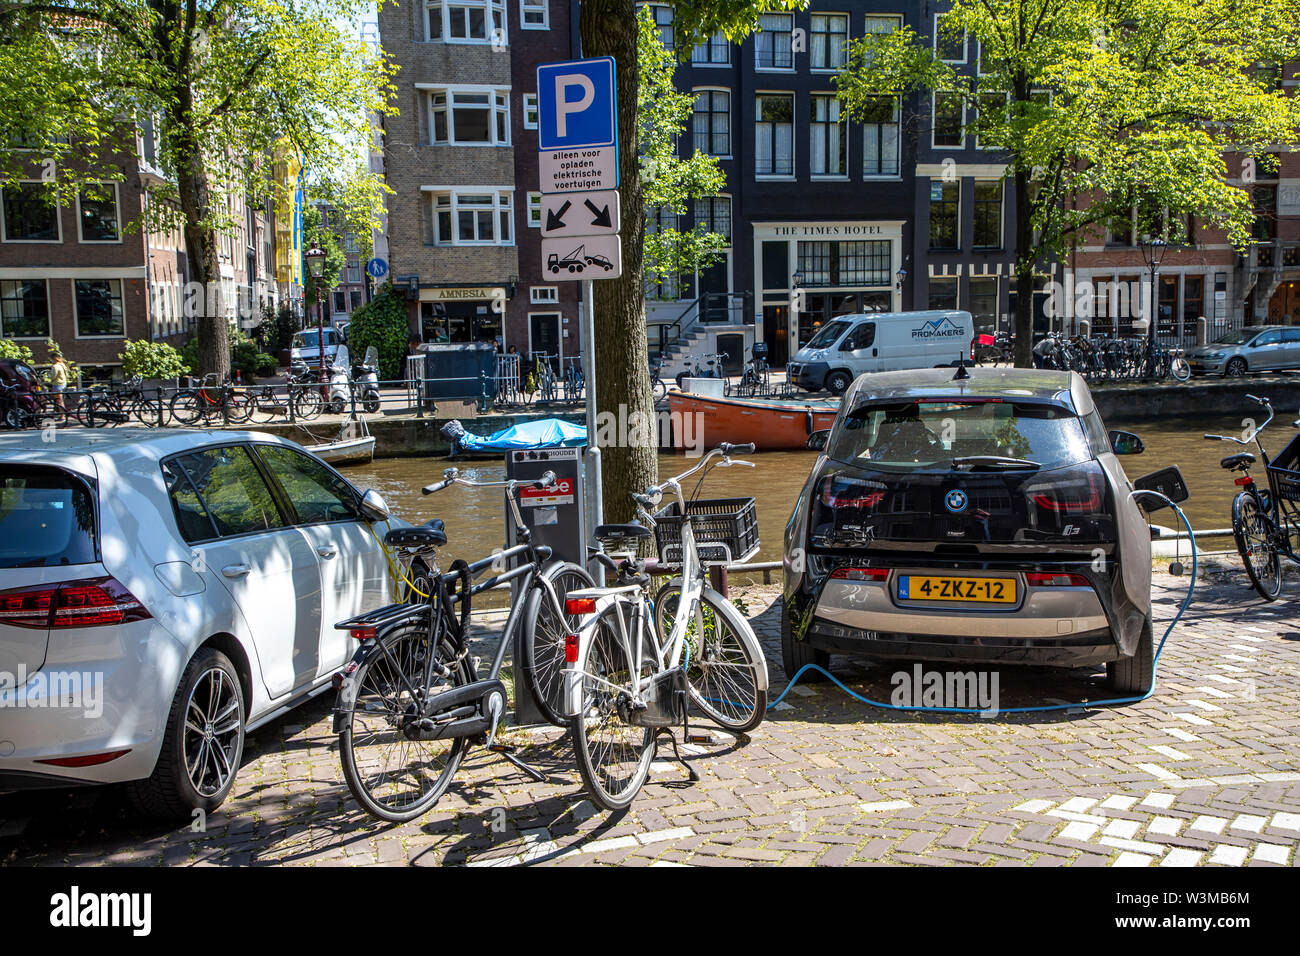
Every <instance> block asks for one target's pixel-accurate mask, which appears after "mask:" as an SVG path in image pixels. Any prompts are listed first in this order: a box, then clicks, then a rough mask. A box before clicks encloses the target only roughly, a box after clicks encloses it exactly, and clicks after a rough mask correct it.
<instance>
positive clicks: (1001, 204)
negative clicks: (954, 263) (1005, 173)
mask: <svg viewBox="0 0 1300 956" xmlns="http://www.w3.org/2000/svg"><path fill="white" fill-rule="evenodd" d="M988 185H995V186H998V187H999V189H998V244H997V245H996V246H981V245H979V244H978V242H977V241H976V238H975V210H976V209H978V208H979V207H980V205H981V203H980V201H979V196H978V195H977V194H978V191H979V188H980V186H988ZM960 207H961V201H960V200H958V208H959V209H960ZM970 208H971V241H970V244H971V251H973V252H1001V251H1002V250H1004V249H1006V247H1007V183H1006V180H1003V179H976V180H975V181H974V182H973V183H972V184H971V194H970Z"/></svg>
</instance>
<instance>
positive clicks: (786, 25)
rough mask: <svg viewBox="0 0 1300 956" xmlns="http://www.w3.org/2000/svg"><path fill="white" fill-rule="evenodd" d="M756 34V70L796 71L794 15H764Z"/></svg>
mask: <svg viewBox="0 0 1300 956" xmlns="http://www.w3.org/2000/svg"><path fill="white" fill-rule="evenodd" d="M758 26H759V32H758V33H755V34H754V68H755V69H757V70H793V69H794V14H793V13H764V14H763V15H762V16H760V17H759V18H758Z"/></svg>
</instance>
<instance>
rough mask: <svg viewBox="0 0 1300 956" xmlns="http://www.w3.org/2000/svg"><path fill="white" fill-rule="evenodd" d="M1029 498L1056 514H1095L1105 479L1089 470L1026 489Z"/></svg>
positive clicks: (1101, 498) (1099, 503)
mask: <svg viewBox="0 0 1300 956" xmlns="http://www.w3.org/2000/svg"><path fill="white" fill-rule="evenodd" d="M1026 491H1027V493H1028V494H1029V498H1030V500H1032V501H1033V503H1034V504H1036V505H1038V507H1040V508H1042V509H1044V510H1045V511H1052V512H1055V513H1057V514H1095V513H1096V512H1097V511H1098V509H1100V508H1101V503H1102V500H1103V497H1104V495H1105V491H1106V484H1105V479H1104V478H1103V477H1102V476H1101V475H1098V474H1095V473H1094V472H1091V471H1086V472H1083V473H1082V474H1079V475H1072V476H1070V477H1068V478H1057V479H1055V480H1053V481H1052V482H1050V483H1044V484H1040V485H1035V486H1033V487H1032V488H1028V489H1026Z"/></svg>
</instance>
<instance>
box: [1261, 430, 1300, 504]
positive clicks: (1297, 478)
mask: <svg viewBox="0 0 1300 956" xmlns="http://www.w3.org/2000/svg"><path fill="white" fill-rule="evenodd" d="M1268 473H1269V476H1270V477H1271V478H1272V479H1273V481H1274V484H1275V485H1276V487H1277V493H1278V496H1279V497H1280V498H1282V500H1284V501H1290V502H1300V435H1296V436H1295V437H1294V438H1292V439H1291V441H1289V442H1288V443H1287V445H1286V447H1285V448H1283V449H1282V450H1281V451H1280V452H1278V455H1277V457H1276V458H1274V459H1273V460H1272V461H1271V462H1269V464H1268Z"/></svg>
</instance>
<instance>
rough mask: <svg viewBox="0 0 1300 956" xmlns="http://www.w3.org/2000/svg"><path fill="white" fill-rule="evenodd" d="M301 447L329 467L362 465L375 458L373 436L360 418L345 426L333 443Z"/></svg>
mask: <svg viewBox="0 0 1300 956" xmlns="http://www.w3.org/2000/svg"><path fill="white" fill-rule="evenodd" d="M302 447H303V448H305V449H306V450H307V451H309V452H311V453H312V454H313V455H315V456H316V457H317V458H319V459H321V461H326V462H329V463H330V464H331V465H356V464H364V463H366V462H369V461H372V460H373V459H374V457H375V436H374V435H372V434H370V429H369V428H368V427H367V426H366V421H365V419H364V418H362V419H358V420H357V421H356V422H348V423H347V424H345V425H344V426H343V430H342V431H340V432H339V437H338V438H336V439H334V440H333V441H328V442H322V443H321V444H318V445H303V446H302Z"/></svg>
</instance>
